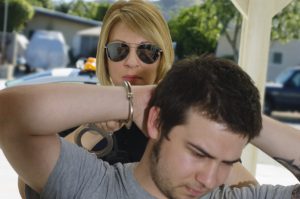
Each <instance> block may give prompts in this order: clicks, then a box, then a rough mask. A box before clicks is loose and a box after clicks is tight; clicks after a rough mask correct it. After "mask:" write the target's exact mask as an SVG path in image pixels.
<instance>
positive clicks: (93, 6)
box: [56, 0, 110, 21]
mask: <svg viewBox="0 0 300 199" xmlns="http://www.w3.org/2000/svg"><path fill="white" fill-rule="evenodd" d="M109 6H110V4H109V3H95V2H85V1H83V0H76V1H74V2H72V3H70V4H67V3H63V4H60V5H58V6H57V7H56V8H57V9H59V10H60V11H63V12H65V13H68V14H71V15H76V16H79V17H85V18H89V19H94V20H99V21H101V20H102V19H103V17H104V15H105V13H106V11H107V9H108V8H109Z"/></svg>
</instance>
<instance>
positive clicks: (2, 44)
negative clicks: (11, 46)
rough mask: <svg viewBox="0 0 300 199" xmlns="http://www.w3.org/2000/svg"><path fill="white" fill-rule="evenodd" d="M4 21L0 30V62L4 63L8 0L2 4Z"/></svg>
mask: <svg viewBox="0 0 300 199" xmlns="http://www.w3.org/2000/svg"><path fill="white" fill-rule="evenodd" d="M3 14H4V17H3V18H4V21H3V32H2V42H1V57H0V63H3V64H4V56H5V43H6V32H7V18H8V17H7V16H8V0H5V5H4V13H3Z"/></svg>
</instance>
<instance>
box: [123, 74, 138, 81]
mask: <svg viewBox="0 0 300 199" xmlns="http://www.w3.org/2000/svg"><path fill="white" fill-rule="evenodd" d="M122 78H123V80H124V81H129V82H134V81H136V80H137V79H140V77H139V76H136V75H126V76H123V77H122Z"/></svg>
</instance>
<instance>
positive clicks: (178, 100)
mask: <svg viewBox="0 0 300 199" xmlns="http://www.w3.org/2000/svg"><path fill="white" fill-rule="evenodd" d="M153 106H156V107H159V108H160V112H159V117H158V121H157V124H158V127H159V128H160V130H161V133H162V135H163V136H164V137H165V138H167V139H168V133H169V132H170V130H171V129H172V128H173V127H174V126H176V125H181V124H184V123H185V122H186V118H187V112H188V111H189V110H191V108H192V109H193V110H195V111H196V112H198V113H199V114H201V115H202V116H204V117H205V118H207V119H209V120H212V121H215V122H218V123H220V124H224V125H225V126H226V127H227V128H228V129H229V130H231V131H233V132H234V133H238V134H241V135H242V136H245V137H247V138H248V139H249V140H251V139H252V138H254V137H255V136H257V135H258V134H259V132H260V130H261V128H262V116H261V105H260V97H259V92H258V90H257V88H256V87H255V86H254V83H253V81H252V80H251V78H250V77H249V76H248V75H247V73H246V72H244V71H243V70H242V69H241V68H240V67H239V66H238V65H236V64H235V63H233V62H231V61H229V60H225V59H221V58H216V57H214V56H212V55H203V56H200V57H192V58H186V59H183V60H181V61H178V62H176V63H175V64H174V65H173V66H172V68H171V70H170V71H169V72H168V73H167V75H166V77H165V78H164V79H163V80H162V81H161V82H160V83H159V84H158V86H157V88H156V89H155V90H154V91H153V95H152V98H151V99H150V101H149V105H148V109H147V110H148V111H149V109H150V107H153Z"/></svg>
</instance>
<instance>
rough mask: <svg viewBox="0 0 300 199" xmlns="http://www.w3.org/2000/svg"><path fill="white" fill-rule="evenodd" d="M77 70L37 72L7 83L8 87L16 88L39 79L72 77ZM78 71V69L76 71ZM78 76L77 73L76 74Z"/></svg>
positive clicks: (65, 69)
mask: <svg viewBox="0 0 300 199" xmlns="http://www.w3.org/2000/svg"><path fill="white" fill-rule="evenodd" d="M74 70H75V69H72V68H58V69H52V70H48V71H43V72H37V73H34V74H29V75H25V76H23V77H20V78H17V79H13V80H9V81H7V82H5V85H6V87H11V86H16V85H22V84H24V83H26V82H30V81H35V80H38V79H41V80H42V79H43V78H44V79H45V78H49V77H68V76H71V75H72V73H75V72H74ZM76 70H77V69H76ZM76 74H77V73H76Z"/></svg>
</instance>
